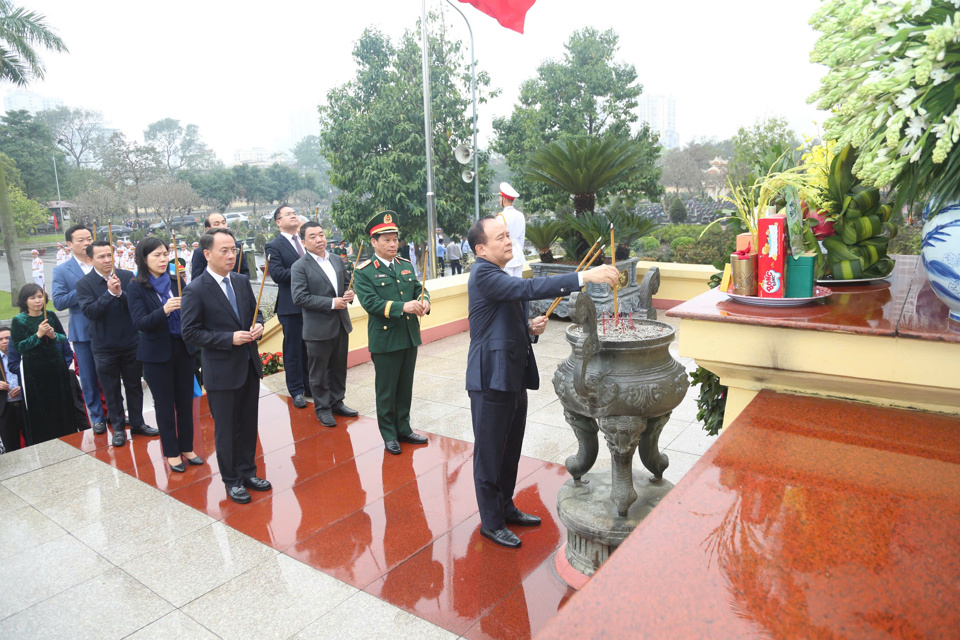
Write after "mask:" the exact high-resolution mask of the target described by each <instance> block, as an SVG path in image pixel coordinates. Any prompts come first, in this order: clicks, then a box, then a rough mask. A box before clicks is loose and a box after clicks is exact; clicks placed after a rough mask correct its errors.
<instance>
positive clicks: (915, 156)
mask: <svg viewBox="0 0 960 640" xmlns="http://www.w3.org/2000/svg"><path fill="white" fill-rule="evenodd" d="M922 155H923V147H917V150H916V151H915V152H914V153H913V155H912V156H910V162H917V161H918V160H920V156H922Z"/></svg>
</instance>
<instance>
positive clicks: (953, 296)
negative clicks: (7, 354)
mask: <svg viewBox="0 0 960 640" xmlns="http://www.w3.org/2000/svg"><path fill="white" fill-rule="evenodd" d="M920 255H921V257H922V259H923V268H924V269H925V270H926V272H927V280H929V281H930V287H931V288H932V289H933V291H934V293H936V294H937V297H938V298H940V299H941V300H942V301H943V303H944V304H945V305H947V307H949V308H950V319H951V320H953V321H955V322H960V204H952V205H949V206H946V207H944V208H943V209H940V211H938V212H937V215H935V216H933V217H932V218H930V219H929V220H928V221H927V223H926V224H925V225H923V244H922V245H921V249H920Z"/></svg>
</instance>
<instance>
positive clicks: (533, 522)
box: [504, 509, 540, 527]
mask: <svg viewBox="0 0 960 640" xmlns="http://www.w3.org/2000/svg"><path fill="white" fill-rule="evenodd" d="M504 520H506V521H507V524H515V525H517V526H519V527H536V526H537V525H539V524H540V518H538V517H537V516H532V515H530V514H529V513H524V512H523V511H520V510H519V509H517V510H516V511H514V512H513V514H512V515H509V516H507V517H506V518H504Z"/></svg>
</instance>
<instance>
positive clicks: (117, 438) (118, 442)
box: [111, 429, 127, 447]
mask: <svg viewBox="0 0 960 640" xmlns="http://www.w3.org/2000/svg"><path fill="white" fill-rule="evenodd" d="M111 444H113V446H115V447H122V446H123V445H125V444H127V432H126V431H124V430H123V429H117V430H116V431H114V432H113V438H112V440H111Z"/></svg>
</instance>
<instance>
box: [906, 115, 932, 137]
mask: <svg viewBox="0 0 960 640" xmlns="http://www.w3.org/2000/svg"><path fill="white" fill-rule="evenodd" d="M926 129H927V118H926V116H914V117H912V118H910V122H909V123H908V124H907V128H906V129H904V131H903V134H904V135H905V136H907V138H909V139H910V140H916V139H917V138H919V137H920V136H922V135H923V132H924V131H926Z"/></svg>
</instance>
